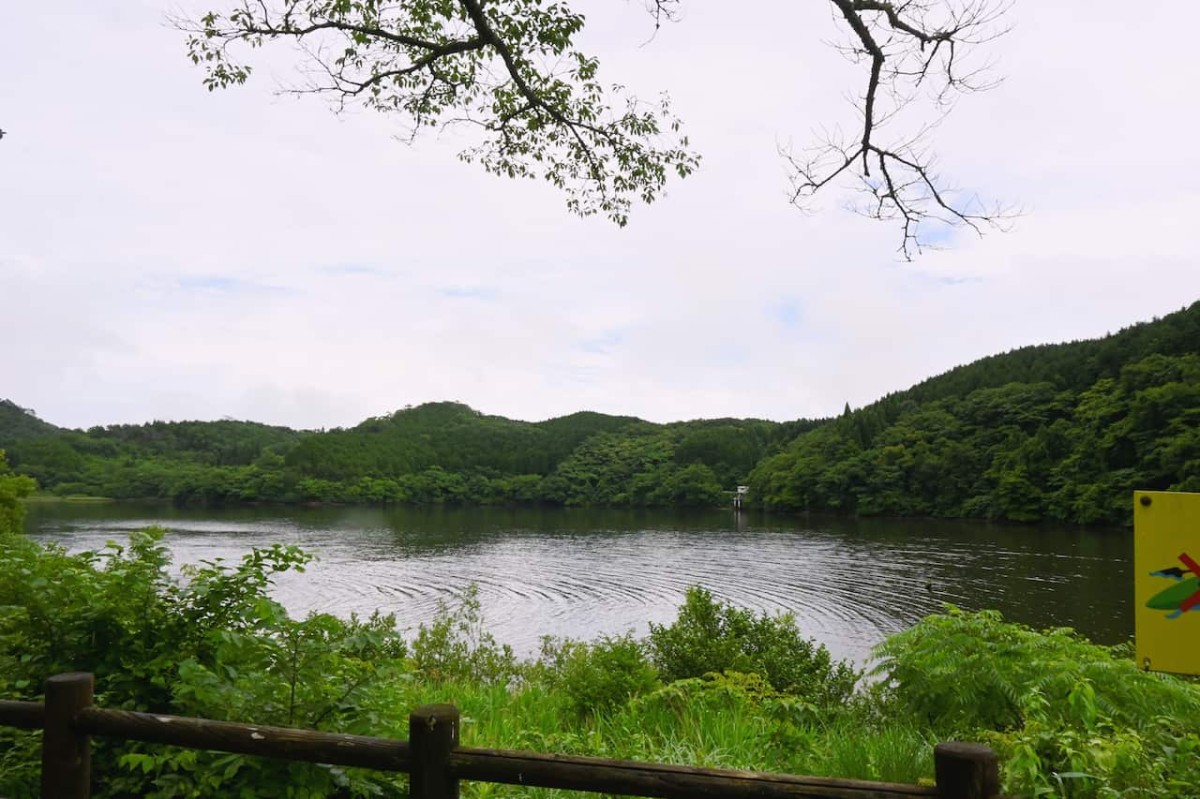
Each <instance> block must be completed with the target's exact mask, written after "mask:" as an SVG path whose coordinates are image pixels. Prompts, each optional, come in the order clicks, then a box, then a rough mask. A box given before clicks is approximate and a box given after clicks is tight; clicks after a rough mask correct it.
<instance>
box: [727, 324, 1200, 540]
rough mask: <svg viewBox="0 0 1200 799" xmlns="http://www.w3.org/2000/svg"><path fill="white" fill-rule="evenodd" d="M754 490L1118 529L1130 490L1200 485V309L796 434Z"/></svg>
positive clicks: (980, 369) (932, 384) (782, 498)
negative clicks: (1099, 525) (1089, 524)
mask: <svg viewBox="0 0 1200 799" xmlns="http://www.w3.org/2000/svg"><path fill="white" fill-rule="evenodd" d="M750 484H751V487H752V490H753V496H754V497H755V499H756V500H757V501H759V502H761V503H763V504H764V505H766V506H768V507H773V508H780V509H789V510H798V509H805V510H822V511H824V510H831V511H844V512H846V511H848V512H855V513H860V514H885V515H904V516H911V515H920V516H963V517H980V518H989V519H1009V520H1015V521H1037V520H1042V519H1055V520H1061V521H1070V522H1079V523H1123V522H1125V521H1127V520H1128V518H1129V516H1130V512H1131V505H1130V502H1131V498H1130V492H1131V491H1133V490H1134V489H1135V488H1144V489H1167V490H1182V491H1200V303H1195V304H1193V305H1192V306H1191V307H1189V308H1185V309H1184V310H1181V311H1179V312H1178V313H1175V314H1171V315H1170V316H1167V317H1165V318H1163V319H1158V320H1155V321H1153V322H1149V323H1145V324H1140V325H1136V326H1134V327H1131V328H1127V329H1125V330H1122V331H1121V332H1119V333H1116V334H1114V335H1110V336H1106V337H1105V338H1102V339H1098V340H1093V341H1076V342H1071V343H1069V344H1059V345H1045V346H1038V347H1026V348H1024V349H1019V350H1015V351H1013V352H1010V353H1007V354H1004V355H996V356H992V357H990V358H984V359H982V360H980V361H976V362H975V363H972V364H970V365H968V366H962V367H959V368H957V369H954V370H951V371H950V372H947V373H946V374H943V375H940V376H938V377H935V378H932V379H930V380H926V381H924V382H923V383H920V384H918V385H916V386H914V387H913V388H911V389H909V390H908V391H904V392H900V393H897V394H892V395H889V396H887V397H885V398H883V399H881V400H880V401H878V402H876V403H874V404H872V405H869V406H867V407H865V408H862V409H860V410H858V411H854V412H847V413H845V414H844V415H843V416H842V417H841V418H839V419H837V420H836V421H835V422H833V423H831V424H829V425H826V426H824V427H822V428H821V429H819V430H815V431H813V432H811V433H809V434H808V435H805V436H803V437H801V438H799V439H797V440H796V441H794V442H793V443H792V444H791V445H790V446H789V447H788V448H787V450H786V451H784V452H783V453H780V454H779V455H776V456H773V457H769V458H767V459H766V460H765V461H763V462H762V463H761V464H760V465H759V466H758V467H757V468H756V469H755V470H754V473H753V475H752V476H751V479H750Z"/></svg>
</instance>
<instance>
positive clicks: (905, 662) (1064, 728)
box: [874, 608, 1200, 797]
mask: <svg viewBox="0 0 1200 799" xmlns="http://www.w3.org/2000/svg"><path fill="white" fill-rule="evenodd" d="M1129 654H1130V653H1129V651H1128V649H1127V648H1126V647H1120V648H1118V649H1112V648H1107V647H1101V646H1096V645H1095V644H1092V643H1089V642H1088V641H1086V640H1084V639H1083V638H1082V637H1080V636H1079V635H1077V634H1076V633H1075V632H1073V631H1072V630H1069V629H1056V630H1048V631H1046V632H1036V631H1034V630H1031V629H1029V628H1027V627H1024V626H1022V625H1019V624H1012V623H1007V622H1004V621H1003V620H1002V619H1001V617H1000V614H999V613H997V612H995V611H982V612H978V613H964V612H962V611H959V610H957V609H955V608H949V609H948V611H947V613H945V614H943V615H938V616H930V617H929V618H927V619H925V620H924V621H922V622H921V623H919V624H917V625H916V626H914V627H912V628H910V629H908V630H905V631H904V632H901V633H897V634H896V635H894V636H892V637H891V638H889V639H888V640H887V641H886V642H884V643H883V644H881V645H880V646H879V647H878V648H877V650H876V657H877V658H878V660H879V663H878V665H877V666H876V668H875V674H876V675H877V676H878V677H880V678H881V682H880V683H879V684H878V685H876V686H875V689H874V690H875V692H876V694H877V697H878V698H879V700H880V702H881V710H880V712H881V713H883V714H885V715H896V716H899V717H901V718H914V719H917V720H919V722H920V723H921V724H923V725H927V726H928V727H929V728H930V729H932V730H934V731H936V732H937V734H938V735H940V736H968V737H974V738H979V739H982V740H985V741H986V742H989V743H991V744H993V745H994V746H995V747H996V748H997V749H998V750H999V751H1000V752H1001V753H1002V755H1003V757H1004V772H1005V779H1006V784H1007V789H1008V790H1009V791H1012V792H1018V793H1019V794H1020V795H1050V796H1063V797H1067V796H1070V797H1092V796H1096V797H1100V796H1118V795H1135V796H1164V795H1170V796H1184V795H1188V796H1195V795H1197V793H1196V792H1195V789H1194V788H1192V787H1191V786H1194V785H1196V784H1197V783H1196V778H1197V777H1198V776H1200V761H1197V758H1196V753H1197V752H1200V748H1198V747H1200V686H1197V685H1196V684H1195V683H1192V682H1187V681H1184V680H1181V679H1178V678H1175V677H1170V676H1165V675H1158V674H1151V673H1149V672H1145V671H1142V670H1140V669H1139V668H1138V667H1137V666H1136V664H1135V663H1134V662H1133V660H1132V658H1131V657H1130V656H1129ZM1184 786H1187V787H1186V789H1185V787H1184Z"/></svg>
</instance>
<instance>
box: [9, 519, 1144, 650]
mask: <svg viewBox="0 0 1200 799" xmlns="http://www.w3.org/2000/svg"><path fill="white" fill-rule="evenodd" d="M151 524H159V525H162V526H164V527H167V528H168V529H169V530H170V531H171V534H170V535H169V536H168V538H167V542H168V544H169V545H170V547H171V550H172V552H173V554H174V558H175V562H176V563H177V564H178V563H187V562H195V561H198V560H212V559H215V558H226V559H233V558H237V557H238V556H239V555H241V554H242V553H244V552H246V551H247V550H248V549H249V548H250V547H253V546H263V545H270V544H273V543H287V544H298V545H300V546H302V547H304V548H305V549H307V550H309V551H310V552H313V553H315V554H316V555H317V556H318V558H319V560H318V562H316V563H314V564H312V565H311V566H310V567H309V569H308V571H307V573H305V574H303V575H285V576H283V577H282V578H281V579H280V580H279V583H278V585H277V588H276V595H277V596H278V598H279V599H280V600H281V601H282V602H283V603H284V604H285V605H286V606H287V607H288V609H289V610H290V611H292V612H293V613H294V614H303V613H307V612H309V611H329V612H333V613H338V614H349V613H350V612H351V611H358V612H360V613H369V612H371V611H373V610H376V609H379V610H382V611H385V612H388V613H394V614H396V618H397V620H398V622H399V623H400V624H401V625H402V626H404V627H407V628H415V627H416V625H418V624H420V623H421V622H426V621H428V620H429V619H430V618H432V617H433V615H434V613H435V611H436V609H437V606H438V603H439V602H442V601H449V602H452V601H453V600H454V598H455V596H457V595H458V594H459V593H460V592H462V591H463V590H464V589H465V588H466V587H467V586H469V585H471V584H475V585H477V586H478V587H479V593H480V599H481V601H482V604H483V611H484V615H485V618H486V622H487V626H488V628H489V629H490V631H491V632H492V633H493V634H494V635H495V636H496V637H497V639H499V640H500V641H503V642H506V643H509V644H511V645H512V646H513V647H514V648H515V649H517V650H518V651H519V652H521V653H526V654H527V653H532V652H533V651H535V650H536V648H537V644H538V640H539V638H540V637H541V636H543V635H555V636H569V637H573V638H583V639H590V638H594V637H596V636H598V635H602V634H609V633H622V632H624V631H626V630H633V631H634V632H635V633H637V634H639V635H641V634H645V633H646V631H647V622H651V621H653V622H666V621H670V620H671V619H673V618H674V616H675V611H676V608H677V607H678V605H679V603H680V601H681V599H682V597H683V593H684V590H685V589H686V588H687V587H688V586H689V585H694V584H701V585H704V586H705V587H707V588H708V589H710V590H711V591H713V593H714V594H716V595H717V596H719V597H721V598H723V599H726V600H729V601H731V602H733V603H735V604H738V605H741V606H745V607H750V608H754V609H756V610H764V611H771V612H776V611H793V612H794V613H795V614H796V616H797V619H798V621H799V624H800V626H801V628H802V629H803V630H804V632H805V633H806V634H808V635H811V636H812V637H814V638H816V639H817V640H819V641H821V642H822V643H824V644H825V645H827V646H828V647H829V649H830V650H831V652H832V653H833V654H834V655H836V656H839V657H845V658H852V659H854V660H857V661H859V662H862V661H864V660H865V658H866V657H867V655H868V653H869V651H870V648H871V647H872V646H873V645H874V644H876V643H878V642H879V641H880V640H881V639H882V638H883V637H884V636H886V635H887V634H888V633H891V632H894V631H896V630H900V629H903V628H904V627H906V626H908V625H910V624H912V623H913V622H914V621H916V620H917V619H919V618H921V617H922V616H924V615H926V614H928V613H931V612H934V611H937V610H939V609H940V607H941V605H942V603H945V602H951V603H954V604H956V605H959V606H961V607H964V608H971V609H976V608H998V609H999V610H1001V611H1003V612H1004V614H1005V616H1006V617H1008V618H1011V619H1014V620H1018V621H1022V622H1025V623H1027V624H1031V625H1034V626H1037V627H1049V626H1070V627H1075V628H1077V629H1079V630H1080V631H1082V632H1083V633H1085V634H1086V635H1088V636H1089V637H1091V638H1092V639H1093V640H1095V641H1097V642H1100V643H1118V642H1120V641H1124V640H1126V639H1128V638H1129V637H1130V636H1131V635H1132V633H1133V602H1132V593H1133V583H1132V580H1133V578H1132V573H1131V563H1132V546H1133V538H1132V534H1131V533H1130V532H1127V531H1096V530H1088V531H1083V530H1079V529H1077V528H1057V527H1018V526H1001V525H989V524H982V523H976V522H934V521H924V520H922V521H910V520H881V519H837V518H833V519H831V518H805V517H780V516H764V515H759V514H754V513H743V514H741V515H737V516H735V514H734V512H733V511H724V512H705V513H688V514H680V513H663V512H645V511H638V512H634V511H591V510H588V511H576V510H497V509H435V510H413V509H405V508H291V507H259V508H231V509H199V510H181V509H177V508H172V507H167V506H159V505H154V506H139V505H126V504H105V505H58V504H55V505H34V506H31V507H30V513H29V519H28V523H27V529H28V532H29V533H30V534H31V535H32V536H34V537H35V538H38V539H40V540H43V541H53V542H56V543H60V544H63V545H65V546H67V547H69V548H71V549H96V548H100V547H102V546H103V545H104V543H105V542H106V541H108V540H112V539H116V540H118V541H119V540H121V539H122V538H123V537H124V536H125V535H127V534H128V533H129V532H131V531H133V530H137V529H140V528H142V527H145V526H148V525H151Z"/></svg>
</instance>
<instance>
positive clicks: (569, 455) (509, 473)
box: [0, 402, 812, 506]
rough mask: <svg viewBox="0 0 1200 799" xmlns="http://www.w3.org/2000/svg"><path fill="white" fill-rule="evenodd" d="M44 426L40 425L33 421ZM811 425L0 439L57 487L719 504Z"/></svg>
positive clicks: (181, 432)
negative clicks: (773, 454)
mask: <svg viewBox="0 0 1200 799" xmlns="http://www.w3.org/2000/svg"><path fill="white" fill-rule="evenodd" d="M34 421H36V420H34ZM811 426H812V423H803V422H799V423H798V422H791V423H787V424H781V423H778V422H767V421H761V420H737V419H719V420H705V421H696V422H680V423H675V424H670V425H660V424H652V423H650V422H646V421H643V420H641V419H636V418H633V417H629V416H609V415H606V414H601V413H594V412H580V413H574V414H571V415H569V416H563V417H559V418H556V419H550V420H548V421H544V422H523V421H515V420H512V419H505V418H503V417H500V416H488V415H485V414H482V413H480V412H478V411H476V410H473V409H472V408H469V407H467V406H466V405H462V404H460V403H455V402H435V403H428V404H425V405H420V406H417V407H415V408H414V407H409V408H405V409H403V410H400V411H397V412H395V413H393V414H390V415H387V416H380V417H375V418H371V419H367V420H366V421H364V422H362V423H361V424H358V425H356V426H355V427H352V428H349V429H335V430H330V431H328V432H321V433H312V432H296V431H292V430H288V429H286V428H280V427H268V426H266V425H260V424H255V423H252V422H235V421H220V422H152V423H150V424H145V425H116V426H110V427H94V428H92V429H90V430H88V431H86V432H84V431H78V430H62V429H59V428H53V427H51V426H47V428H48V429H46V430H44V431H43V432H42V433H41V434H40V435H34V436H28V437H24V438H20V439H12V440H8V439H5V438H3V437H0V446H6V447H7V448H8V450H9V458H10V460H11V462H12V464H13V466H14V468H16V469H17V470H18V471H19V472H21V473H23V474H27V475H29V476H31V477H34V478H36V479H37V480H38V482H39V484H40V485H41V487H42V488H43V490H48V491H51V492H54V493H58V494H96V495H101V496H108V497H115V498H147V497H152V498H163V499H171V500H174V501H176V502H247V501H284V502H305V501H321V502H403V503H413V504H426V503H445V502H450V503H475V504H492V503H547V504H561V505H622V506H627V505H639V506H640V505H689V506H706V505H716V504H723V503H724V502H725V499H726V496H725V493H724V492H725V491H726V490H729V489H731V488H732V487H733V486H735V485H737V484H738V482H744V481H745V479H746V477H747V476H748V475H749V473H750V471H751V469H753V468H754V466H755V465H756V464H757V463H758V462H759V461H760V460H762V458H763V457H765V456H766V455H768V454H771V453H775V452H779V451H780V450H781V449H782V447H783V446H784V445H785V444H786V443H787V442H788V441H789V440H791V438H793V437H795V436H796V435H798V434H799V433H800V432H801V431H803V430H805V429H807V428H808V427H811Z"/></svg>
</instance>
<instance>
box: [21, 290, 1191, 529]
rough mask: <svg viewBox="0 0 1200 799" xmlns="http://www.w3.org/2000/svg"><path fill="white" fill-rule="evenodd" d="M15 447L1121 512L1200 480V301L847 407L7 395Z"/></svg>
mask: <svg viewBox="0 0 1200 799" xmlns="http://www.w3.org/2000/svg"><path fill="white" fill-rule="evenodd" d="M0 448H3V449H7V450H8V456H9V461H10V462H11V464H12V465H13V467H14V468H15V469H16V470H17V471H18V472H20V473H22V474H26V475H29V476H31V477H34V478H36V479H37V480H38V482H39V484H40V485H41V487H42V489H43V490H48V491H51V492H54V493H59V494H80V493H82V494H98V495H102V496H109V497H115V498H135V497H136V498H147V497H154V498H163V499H171V500H174V501H176V502H249V501H283V502H308V501H320V502H399V503H410V504H426V503H465V504H499V503H517V504H532V503H542V504H552V505H619V506H663V505H672V506H705V505H717V504H723V503H724V502H726V501H727V499H728V497H727V494H726V492H728V491H730V490H732V489H733V488H734V487H735V486H737V485H738V484H741V483H746V482H747V481H748V482H749V484H750V486H751V498H752V500H753V501H754V502H756V503H758V504H761V505H763V506H765V507H767V508H773V509H780V510H787V511H796V510H819V511H841V512H853V513H858V514H887V515H923V516H958V517H977V518H988V519H1007V520H1014V521H1037V520H1041V519H1056V520H1062V521H1071V522H1078V523H1120V522H1123V521H1126V520H1127V519H1128V517H1129V512H1130V509H1129V494H1130V492H1131V491H1132V490H1133V489H1135V488H1146V489H1172V490H1193V491H1200V303H1196V304H1194V305H1192V306H1191V307H1190V308H1186V309H1184V310H1182V311H1179V312H1178V313H1175V314H1172V315H1170V316H1167V317H1165V318H1163V319H1157V320H1154V321H1153V322H1148V323H1145V324H1140V325H1135V326H1133V327H1130V328H1128V329H1126V330H1122V331H1121V332H1119V333H1116V334H1114V335H1111V336H1107V337H1105V338H1102V339H1097V340H1092V341H1075V342H1071V343H1068V344H1057V345H1041V346H1036V347H1025V348H1023V349H1018V350H1014V351H1012V352H1009V353H1006V354H1003V355H995V356H992V357H989V358H984V359H982V360H979V361H976V362H975V363H972V364H969V365H966V366H961V367H958V368H956V369H952V370H950V371H949V372H947V373H945V374H943V375H939V376H937V377H933V378H930V379H929V380H926V381H924V382H922V383H919V384H917V385H916V386H914V387H912V388H911V389H909V390H907V391H903V392H898V393H895V394H889V395H888V396H886V397H883V398H882V399H880V400H879V401H877V402H875V403H873V404H871V405H868V406H866V407H864V408H861V409H859V410H857V411H851V410H850V409H849V408H847V409H846V412H845V413H844V414H843V415H842V416H841V417H840V418H837V419H832V420H815V421H814V420H799V421H795V422H786V423H779V422H769V421H762V420H754V419H711V420H696V421H690V422H677V423H673V424H665V425H663V424H654V423H651V422H647V421H643V420H641V419H637V418H634V417H629V416H608V415H605V414H601V413H594V412H580V413H574V414H571V415H569V416H562V417H559V418H556V419H550V420H548V421H544V422H523V421H516V420H512V419H506V418H503V417H500V416H488V415H485V414H483V413H480V412H478V411H476V410H473V409H472V408H469V407H467V406H466V405H462V404H459V403H455V402H437V403H429V404H425V405H420V406H417V407H408V408H404V409H402V410H399V411H396V412H395V413H392V414H389V415H385V416H379V417H375V418H371V419H367V420H365V421H364V422H362V423H361V424H358V425H356V426H355V427H352V428H348V429H335V430H331V431H327V432H320V433H316V432H298V431H293V430H289V429H287V428H282V427H270V426H267V425H262V424H256V423H253V422H238V421H218V422H152V423H149V424H144V425H115V426H110V427H94V428H92V429H90V430H88V431H86V432H84V431H79V430H64V429H61V428H58V427H55V426H54V425H51V424H48V423H46V422H43V421H41V420H39V419H37V418H36V417H35V416H34V415H33V414H32V413H31V412H27V411H24V410H23V409H21V408H20V407H19V406H17V405H15V404H13V403H12V402H8V401H5V402H0Z"/></svg>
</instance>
